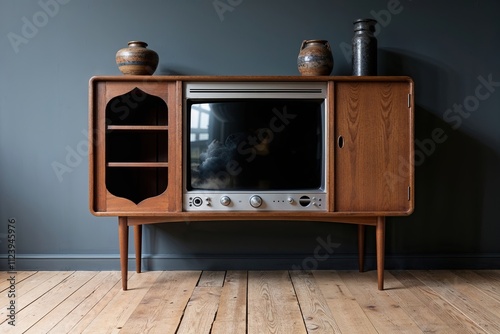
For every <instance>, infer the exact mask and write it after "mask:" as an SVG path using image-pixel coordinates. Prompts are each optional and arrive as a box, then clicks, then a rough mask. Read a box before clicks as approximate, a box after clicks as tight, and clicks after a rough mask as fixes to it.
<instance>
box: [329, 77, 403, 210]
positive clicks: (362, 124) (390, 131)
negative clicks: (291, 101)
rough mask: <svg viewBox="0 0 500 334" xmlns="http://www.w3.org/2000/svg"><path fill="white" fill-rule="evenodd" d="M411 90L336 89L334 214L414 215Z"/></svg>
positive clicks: (390, 84) (395, 85) (392, 85)
mask: <svg viewBox="0 0 500 334" xmlns="http://www.w3.org/2000/svg"><path fill="white" fill-rule="evenodd" d="M412 89H413V84H412V82H411V81H410V80H409V79H408V80H404V81H403V80H399V81H391V80H388V81H364V80H360V81H346V82H336V83H335V87H334V92H335V94H334V109H335V111H334V113H335V119H334V128H335V131H334V139H335V140H336V143H335V154H334V174H335V180H334V193H335V195H334V211H336V212H346V213H348V212H363V213H373V214H376V215H395V214H396V215H398V214H401V215H403V214H409V213H411V211H412V210H413V189H412V188H413V110H412V105H411V104H412V103H411V101H412Z"/></svg>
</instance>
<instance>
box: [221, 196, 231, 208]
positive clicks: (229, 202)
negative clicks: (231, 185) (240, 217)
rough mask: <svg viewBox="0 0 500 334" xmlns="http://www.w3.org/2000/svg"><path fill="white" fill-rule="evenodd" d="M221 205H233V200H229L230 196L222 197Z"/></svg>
mask: <svg viewBox="0 0 500 334" xmlns="http://www.w3.org/2000/svg"><path fill="white" fill-rule="evenodd" d="M220 204H222V205H224V206H228V205H229V204H231V199H230V198H229V196H222V197H221V198H220Z"/></svg>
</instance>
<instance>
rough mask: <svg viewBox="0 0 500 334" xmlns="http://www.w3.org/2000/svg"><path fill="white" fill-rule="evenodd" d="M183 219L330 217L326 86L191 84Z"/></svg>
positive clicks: (187, 105) (185, 130) (186, 103)
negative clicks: (228, 214)
mask: <svg viewBox="0 0 500 334" xmlns="http://www.w3.org/2000/svg"><path fill="white" fill-rule="evenodd" d="M183 89H184V95H183V96H184V99H185V100H184V101H183V102H184V103H183V106H184V109H185V110H184V112H183V117H184V120H183V124H184V128H183V134H184V138H183V140H184V143H183V144H184V145H183V160H184V161H183V169H184V170H183V192H184V193H183V209H184V210H185V211H188V212H189V211H250V212H252V211H326V210H327V207H326V172H327V170H328V169H327V163H328V157H327V145H326V143H327V141H328V134H327V121H328V120H327V119H328V114H329V113H328V110H327V106H328V103H327V93H326V91H327V83H326V82H187V83H184V87H183Z"/></svg>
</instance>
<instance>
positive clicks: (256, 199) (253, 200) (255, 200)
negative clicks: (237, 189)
mask: <svg viewBox="0 0 500 334" xmlns="http://www.w3.org/2000/svg"><path fill="white" fill-rule="evenodd" d="M250 205H251V206H252V207H254V208H258V207H260V206H261V205H262V198H261V197H260V196H257V195H253V196H252V197H250Z"/></svg>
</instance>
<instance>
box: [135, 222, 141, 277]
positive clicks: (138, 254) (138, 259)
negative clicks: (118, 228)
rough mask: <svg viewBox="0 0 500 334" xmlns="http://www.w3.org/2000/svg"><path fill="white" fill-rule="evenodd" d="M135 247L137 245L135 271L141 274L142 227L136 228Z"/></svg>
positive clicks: (136, 226)
mask: <svg viewBox="0 0 500 334" xmlns="http://www.w3.org/2000/svg"><path fill="white" fill-rule="evenodd" d="M134 245H135V271H136V272H137V273H140V272H141V257H142V225H135V226H134Z"/></svg>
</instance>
